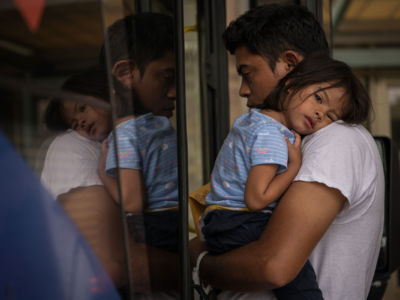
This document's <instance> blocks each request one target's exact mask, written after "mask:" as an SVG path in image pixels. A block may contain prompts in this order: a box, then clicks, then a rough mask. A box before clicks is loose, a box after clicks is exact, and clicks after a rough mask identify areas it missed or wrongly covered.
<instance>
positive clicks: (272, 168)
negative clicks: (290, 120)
mask: <svg viewBox="0 0 400 300" xmlns="http://www.w3.org/2000/svg"><path fill="white" fill-rule="evenodd" d="M294 135H295V141H294V143H293V145H292V144H291V143H290V142H289V141H288V139H286V143H287V147H288V156H289V163H288V167H287V170H286V171H285V172H282V173H281V174H279V175H275V174H276V171H277V170H278V167H279V165H276V164H263V165H257V166H253V167H251V169H250V172H249V176H248V177H247V182H246V187H245V192H244V199H245V202H246V206H247V208H248V209H250V210H251V211H255V210H260V209H263V208H264V207H266V206H267V205H269V204H271V203H272V202H274V201H275V200H277V199H278V198H279V197H280V196H281V195H282V194H283V193H284V192H285V191H286V189H287V188H288V187H289V185H290V183H291V182H292V180H293V179H294V177H295V176H296V174H297V172H298V171H299V169H300V166H301V148H300V144H301V138H300V136H299V135H298V134H297V133H294Z"/></svg>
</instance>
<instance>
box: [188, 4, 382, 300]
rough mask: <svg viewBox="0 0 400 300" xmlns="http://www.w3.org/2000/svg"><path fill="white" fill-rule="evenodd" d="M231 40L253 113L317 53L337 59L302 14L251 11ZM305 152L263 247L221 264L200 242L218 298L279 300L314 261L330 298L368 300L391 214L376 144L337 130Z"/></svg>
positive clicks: (196, 245)
mask: <svg viewBox="0 0 400 300" xmlns="http://www.w3.org/2000/svg"><path fill="white" fill-rule="evenodd" d="M223 38H224V41H225V45H226V47H227V49H228V50H229V51H230V52H231V53H232V54H234V55H235V57H236V65H237V69H238V72H239V75H241V76H242V84H241V87H240V90H239V93H240V95H241V96H244V97H246V98H247V101H248V103H247V104H248V106H249V107H253V106H255V105H257V104H260V103H262V102H263V101H264V99H265V98H266V96H267V95H268V94H269V93H270V92H271V91H272V90H273V88H274V87H275V85H276V84H277V82H278V80H279V79H281V78H282V77H283V76H284V75H285V74H287V73H288V72H289V71H290V70H291V69H292V68H293V67H294V66H295V65H296V64H297V63H298V62H299V61H301V60H302V59H303V58H304V56H306V55H307V54H308V53H310V52H312V51H316V50H325V51H327V43H326V40H325V36H324V34H323V31H322V29H321V27H320V26H319V25H318V23H317V21H316V20H315V19H314V17H313V16H312V14H311V13H309V12H308V11H306V9H305V8H303V7H301V6H279V5H266V6H263V7H258V8H255V9H253V10H250V11H248V12H247V13H245V14H244V15H243V16H241V17H239V18H238V19H237V20H236V21H234V22H232V23H231V24H230V25H229V27H228V28H227V29H226V31H225V33H224V35H223ZM302 152H303V163H302V167H301V169H300V171H299V173H298V175H297V176H296V178H295V180H294V182H293V183H292V185H291V186H290V187H289V189H288V190H287V192H286V193H285V195H284V196H283V197H282V199H281V200H280V203H279V204H278V206H277V207H276V209H275V210H274V212H273V214H272V217H271V219H270V223H269V224H268V226H267V228H266V229H265V231H264V233H263V234H262V236H261V237H260V239H259V240H258V241H256V242H253V243H251V244H248V245H246V246H244V247H242V248H239V249H235V250H233V251H231V252H228V253H225V254H223V255H218V256H214V255H209V254H206V253H205V252H202V251H204V245H203V244H202V242H201V241H199V240H198V239H195V240H193V241H192V242H191V245H190V246H191V257H192V261H193V262H197V265H200V275H201V278H203V281H204V282H207V283H210V284H211V285H212V286H214V287H216V288H219V289H222V290H224V291H223V292H222V293H220V294H219V297H218V299H274V296H273V294H272V293H271V291H270V290H271V289H274V288H277V287H281V286H284V285H285V284H287V283H289V282H290V281H291V280H292V279H293V278H294V277H295V276H296V275H297V273H298V272H299V270H300V268H301V267H302V266H303V265H304V263H305V261H306V260H307V258H309V259H310V262H311V264H312V266H313V267H314V270H315V272H316V275H317V279H318V283H319V287H320V289H321V290H322V293H323V296H324V298H325V299H328V300H336V299H337V300H339V299H354V300H357V299H366V298H367V295H368V291H369V288H370V284H371V282H372V277H373V273H374V270H375V266H376V261H377V257H378V253H379V245H380V239H381V234H382V226H383V205H384V202H383V200H384V198H383V196H384V180H383V170H382V165H381V161H380V157H379V153H378V151H377V149H376V145H375V143H374V140H373V138H372V137H371V136H370V135H369V133H368V132H367V131H366V130H365V129H364V128H362V127H361V126H350V125H345V124H343V123H337V122H336V123H333V124H331V125H329V126H327V127H326V128H324V129H322V130H320V131H318V132H316V133H314V134H312V135H310V136H308V137H306V138H305V139H304V141H303V145H302ZM201 252H202V254H200V253H201ZM199 254H200V255H199ZM199 258H200V259H199Z"/></svg>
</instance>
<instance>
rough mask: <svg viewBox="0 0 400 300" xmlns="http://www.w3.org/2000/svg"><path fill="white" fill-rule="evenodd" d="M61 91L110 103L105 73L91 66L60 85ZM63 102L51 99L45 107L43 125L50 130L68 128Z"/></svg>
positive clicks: (102, 69)
mask: <svg viewBox="0 0 400 300" xmlns="http://www.w3.org/2000/svg"><path fill="white" fill-rule="evenodd" d="M61 90H64V91H69V92H75V93H77V94H81V95H86V96H93V97H96V98H98V99H101V100H103V101H106V102H110V94H109V87H108V81H107V72H106V71H105V69H104V68H103V67H100V66H92V67H90V68H88V69H87V70H85V71H83V72H81V73H78V74H75V75H72V76H70V77H69V78H68V79H67V80H66V81H65V82H64V84H63V85H62V87H61ZM63 100H65V99H58V98H53V99H52V100H50V102H49V104H48V105H47V108H46V111H45V113H44V123H45V124H46V126H47V128H49V129H51V130H66V129H68V128H70V126H69V124H68V123H67V122H66V121H65V118H64V115H63V105H62V101H63Z"/></svg>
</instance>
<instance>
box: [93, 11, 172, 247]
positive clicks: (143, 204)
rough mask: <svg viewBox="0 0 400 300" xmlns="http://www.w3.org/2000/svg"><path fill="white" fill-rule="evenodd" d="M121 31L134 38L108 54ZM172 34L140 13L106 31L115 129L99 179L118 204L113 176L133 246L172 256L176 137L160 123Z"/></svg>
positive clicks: (157, 19) (167, 102)
mask: <svg viewBox="0 0 400 300" xmlns="http://www.w3.org/2000/svg"><path fill="white" fill-rule="evenodd" d="M132 25H133V26H132ZM126 28H129V29H130V30H131V31H130V32H128V33H127V34H129V35H128V36H133V37H134V41H133V42H132V41H130V43H132V44H131V45H130V46H129V47H130V51H128V52H126V53H123V52H122V53H121V51H120V50H119V49H116V50H117V51H116V52H114V50H113V49H114V48H115V47H114V46H115V45H121V44H123V42H124V40H126V39H127V37H126V38H125V39H123V37H124V36H123V35H121V34H116V33H117V32H118V33H119V32H121V31H124V30H125V29H126ZM172 28H173V24H172V18H171V17H168V16H165V15H162V14H155V13H143V14H138V15H133V16H128V17H126V18H124V19H122V20H119V21H117V22H116V23H114V24H113V25H112V26H111V27H110V28H109V29H108V33H109V34H108V37H109V38H108V40H109V42H110V44H111V45H110V46H111V47H110V48H111V60H112V65H113V69H112V71H113V75H114V76H115V77H116V79H117V81H118V82H117V89H116V93H117V97H116V98H117V101H116V102H117V108H118V109H117V121H116V128H115V130H114V131H113V133H112V134H111V135H110V137H109V138H108V146H109V147H108V149H109V151H108V154H107V159H106V161H107V163H106V164H104V162H103V161H105V157H104V156H105V155H103V158H102V163H101V166H100V168H99V174H100V177H101V179H102V181H103V183H104V185H105V186H106V188H107V190H108V191H109V192H110V194H111V195H112V197H113V199H114V200H115V201H116V202H120V197H119V194H118V185H117V182H116V179H115V178H116V175H117V172H119V180H120V182H121V189H122V196H121V201H122V202H123V204H124V210H125V212H126V213H127V220H128V225H129V229H130V233H131V234H132V236H133V237H134V239H135V241H142V240H143V239H144V238H145V239H146V243H148V244H149V245H152V246H157V247H160V248H162V249H164V250H170V251H175V252H177V244H178V240H177V233H178V227H177V220H178V214H177V213H178V188H177V175H178V174H177V151H176V133H175V130H174V129H173V127H172V126H171V124H170V122H169V120H168V119H167V118H166V117H171V116H172V114H173V110H174V108H175V103H174V101H175V95H176V92H175V72H174V70H175V69H174V53H173V35H172V34H171V33H172ZM115 142H116V143H117V145H118V163H117V161H116V159H115V155H116V154H115ZM143 211H146V213H145V214H144V215H142V213H143ZM142 217H144V218H142ZM143 222H144V225H145V226H144V230H145V233H146V234H145V237H143V236H142V235H143V234H142V230H141V229H140V228H141V226H140V224H142V223H143ZM142 229H143V226H142Z"/></svg>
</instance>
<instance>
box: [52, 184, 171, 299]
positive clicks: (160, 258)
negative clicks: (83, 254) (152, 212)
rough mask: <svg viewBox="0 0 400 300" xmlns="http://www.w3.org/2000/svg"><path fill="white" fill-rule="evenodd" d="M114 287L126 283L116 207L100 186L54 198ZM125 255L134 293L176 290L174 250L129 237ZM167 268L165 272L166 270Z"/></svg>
mask: <svg viewBox="0 0 400 300" xmlns="http://www.w3.org/2000/svg"><path fill="white" fill-rule="evenodd" d="M58 200H59V202H60V204H61V206H62V207H63V208H64V210H65V211H66V213H67V214H68V215H69V217H70V218H71V219H72V221H74V223H75V224H76V226H77V227H78V228H79V230H80V231H81V233H82V234H83V236H84V237H85V238H86V240H87V242H88V244H89V245H90V246H91V248H92V249H93V252H94V253H95V254H96V255H97V257H98V258H99V260H100V261H101V263H102V264H103V266H104V268H105V270H106V271H107V273H108V274H109V276H110V277H111V279H112V281H113V282H114V284H115V285H116V286H117V287H122V286H125V285H126V284H127V283H128V282H127V275H126V267H125V256H124V248H123V247H124V244H123V233H122V220H121V214H120V209H119V207H118V205H117V204H116V203H115V201H113V200H112V199H111V197H110V195H109V194H108V193H107V191H106V189H105V188H104V186H89V187H80V188H76V189H73V190H71V191H69V192H68V193H65V194H62V195H60V196H59V198H58ZM128 242H129V255H130V258H131V259H130V263H131V269H132V284H133V289H134V291H135V292H144V293H145V292H150V291H152V292H155V291H170V290H177V289H178V283H179V257H178V254H177V253H172V252H167V251H164V250H161V249H158V248H154V247H151V246H149V245H146V244H145V243H136V242H134V241H133V240H132V239H131V238H129V239H128ZM166 270H168V271H166Z"/></svg>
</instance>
